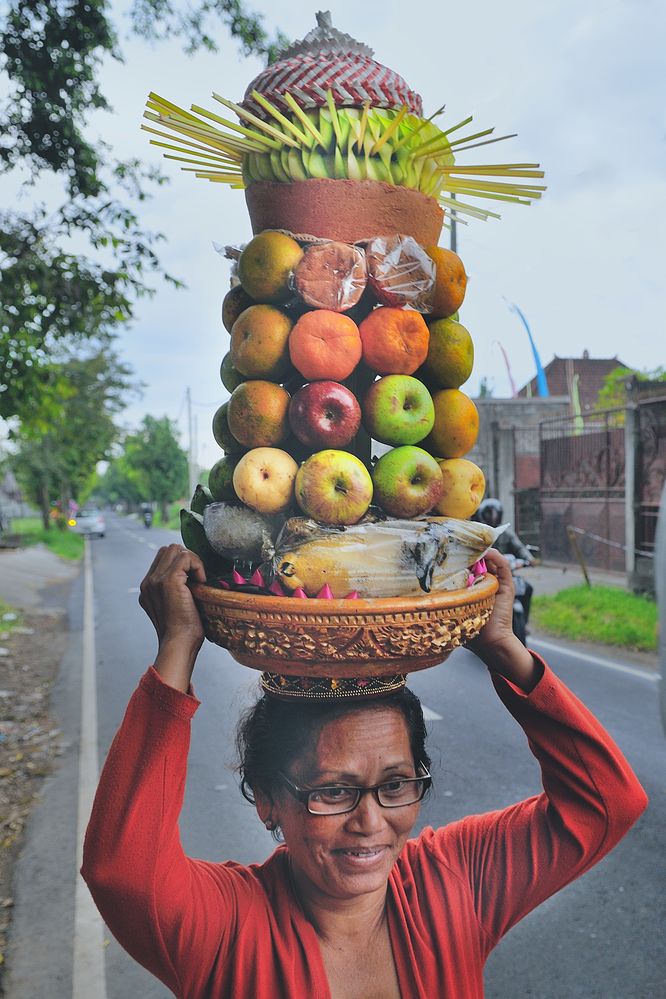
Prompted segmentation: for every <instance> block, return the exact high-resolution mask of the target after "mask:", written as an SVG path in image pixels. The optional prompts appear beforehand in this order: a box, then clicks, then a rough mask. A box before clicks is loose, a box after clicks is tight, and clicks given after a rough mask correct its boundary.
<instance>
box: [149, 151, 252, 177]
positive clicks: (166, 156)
mask: <svg viewBox="0 0 666 999" xmlns="http://www.w3.org/2000/svg"><path fill="white" fill-rule="evenodd" d="M164 159H165V160H178V162H180V163H193V164H194V165H195V166H204V167H209V168H211V167H212V166H213V165H214V164H212V163H206V161H205V160H193V159H192V158H191V157H190V156H174V155H173V153H165V154H164ZM223 166H225V164H220V169H222V167H223ZM223 172H225V173H235V174H238V176H240V170H223Z"/></svg>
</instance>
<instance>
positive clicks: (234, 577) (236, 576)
mask: <svg viewBox="0 0 666 999" xmlns="http://www.w3.org/2000/svg"><path fill="white" fill-rule="evenodd" d="M231 582H232V583H235V584H236V586H242V585H243V584H244V583H247V579H246V578H245V576H241V574H240V572H237V571H236V570H235V569H234V571H233V572H232V573H231Z"/></svg>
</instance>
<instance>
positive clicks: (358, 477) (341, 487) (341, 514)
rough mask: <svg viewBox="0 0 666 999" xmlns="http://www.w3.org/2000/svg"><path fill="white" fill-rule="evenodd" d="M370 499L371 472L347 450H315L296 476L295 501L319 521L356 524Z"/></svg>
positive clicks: (309, 515) (308, 514) (368, 504)
mask: <svg viewBox="0 0 666 999" xmlns="http://www.w3.org/2000/svg"><path fill="white" fill-rule="evenodd" d="M433 461H434V459H433ZM435 464H437V462H435ZM437 470H438V471H439V465H437ZM440 478H441V473H440ZM371 499H372V479H371V477H370V473H369V472H368V470H367V468H366V467H365V465H364V464H363V462H362V461H361V460H360V459H359V458H357V457H356V455H353V454H350V453H349V451H336V450H334V449H332V448H331V449H328V450H326V451H317V452H316V454H313V455H310V457H309V458H308V459H307V460H306V461H304V462H303V464H302V465H301V467H300V468H299V470H298V473H297V475H296V502H297V503H298V505H299V506H300V508H301V510H302V511H303V513H305V514H306V515H307V516H308V517H312V518H313V519H314V520H318V521H319V522H320V523H322V524H337V525H344V524H356V523H357V521H359V520H360V519H361V517H362V516H363V514H364V513H365V512H366V510H367V509H368V507H369V506H370V501H371Z"/></svg>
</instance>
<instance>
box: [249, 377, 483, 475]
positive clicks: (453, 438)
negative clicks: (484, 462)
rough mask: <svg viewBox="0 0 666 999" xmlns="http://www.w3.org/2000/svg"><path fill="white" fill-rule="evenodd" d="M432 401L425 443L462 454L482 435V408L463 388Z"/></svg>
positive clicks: (433, 449) (434, 450) (436, 451)
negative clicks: (432, 414) (432, 416)
mask: <svg viewBox="0 0 666 999" xmlns="http://www.w3.org/2000/svg"><path fill="white" fill-rule="evenodd" d="M236 391H238V390H236ZM432 401H433V403H434V405H435V423H434V426H433V428H432V430H431V431H430V433H429V434H428V436H427V437H426V438H425V440H423V441H421V447H424V448H425V449H426V451H430V454H432V455H434V457H435V458H462V457H463V455H466V454H467V452H468V451H471V449H472V448H473V447H474V445H475V444H476V439H477V437H478V436H479V411H478V409H477V408H476V406H475V405H474V403H473V402H472V400H471V399H470V398H469V396H467V395H465V393H464V392H461V391H460V389H454V388H451V389H440V390H439V392H435V394H434V395H433V397H432Z"/></svg>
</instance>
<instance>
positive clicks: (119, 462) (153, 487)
mask: <svg viewBox="0 0 666 999" xmlns="http://www.w3.org/2000/svg"><path fill="white" fill-rule="evenodd" d="M107 476H108V477H109V481H108V482H106V479H107ZM188 488H189V478H188V464H187V455H186V454H185V452H184V451H183V449H182V448H181V446H180V444H179V443H178V439H177V437H176V431H175V427H174V425H173V424H172V422H171V421H170V420H169V419H168V418H167V417H166V416H163V417H161V418H160V419H158V418H156V417H154V416H146V417H144V420H143V423H142V425H141V427H140V429H139V430H138V431H137V432H136V433H135V434H130V435H129V436H128V437H126V438H125V441H124V443H123V452H122V454H121V455H120V456H119V457H117V458H116V459H115V460H114V461H113V462H112V464H111V465H110V466H109V468H108V470H107V472H106V475H105V476H104V481H103V483H102V489H103V490H104V491H105V493H106V490H107V489H109V490H111V489H113V490H114V491H116V492H117V494H118V498H119V499H120V498H122V499H124V500H127V501H128V502H130V503H137V502H140V501H144V502H157V503H159V505H160V509H161V512H162V519H163V520H166V519H167V517H168V509H167V507H168V504H169V503H170V502H172V501H173V500H177V499H181V498H182V497H183V496H185V495H186V494H187V491H188Z"/></svg>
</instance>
